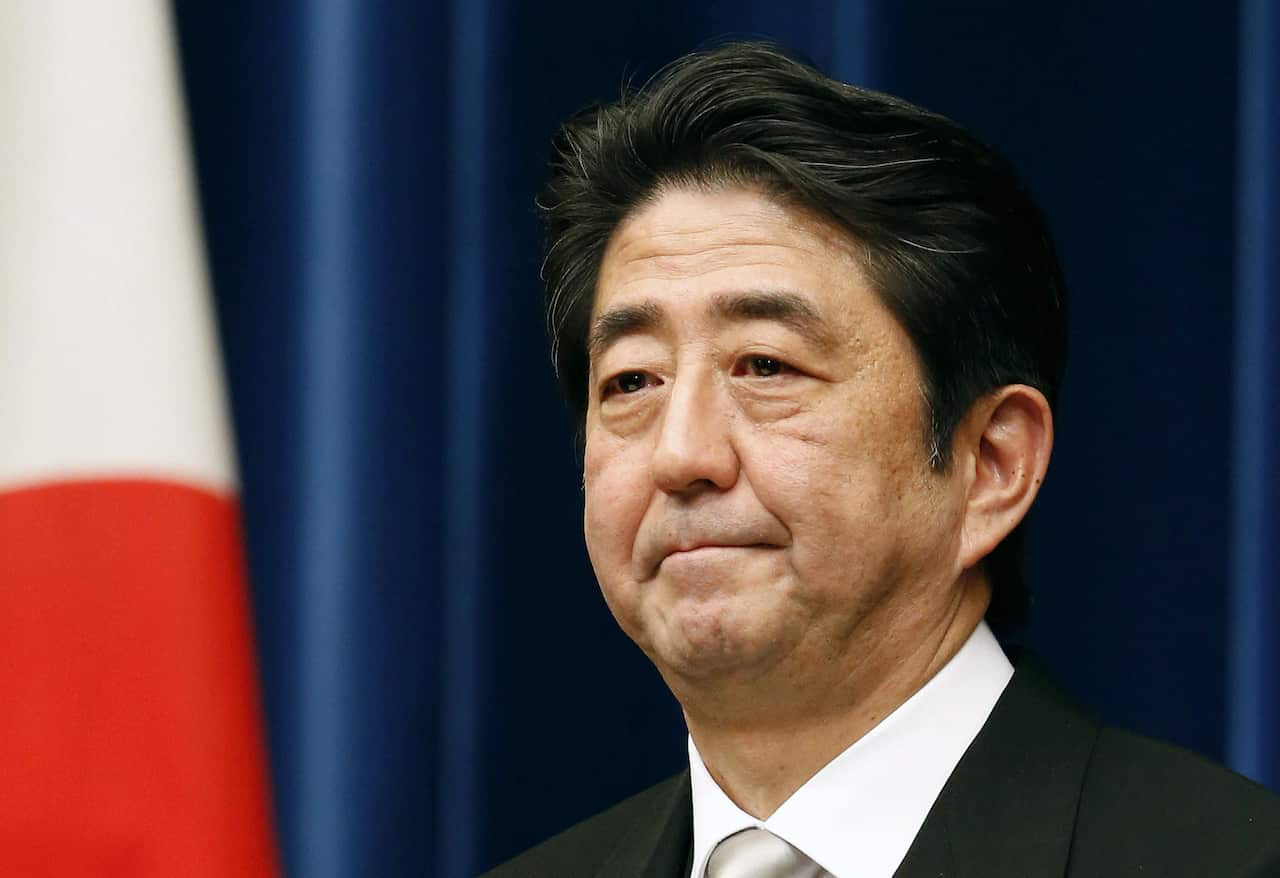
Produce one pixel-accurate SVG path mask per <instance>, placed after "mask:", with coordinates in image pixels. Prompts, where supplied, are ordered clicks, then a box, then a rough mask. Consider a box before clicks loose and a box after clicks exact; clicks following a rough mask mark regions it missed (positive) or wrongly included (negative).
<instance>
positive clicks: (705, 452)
mask: <svg viewBox="0 0 1280 878" xmlns="http://www.w3.org/2000/svg"><path fill="white" fill-rule="evenodd" d="M730 421H731V416H730V415H729V413H728V412H727V411H726V407H725V403H724V400H722V399H721V398H720V397H719V394H718V393H717V392H716V389H715V387H714V383H713V381H712V380H711V379H710V378H709V377H706V376H685V378H684V379H683V380H681V379H677V380H676V381H675V382H674V386H673V387H672V388H671V392H670V394H669V395H668V397H667V400H666V409H665V411H664V412H663V417H662V428H661V431H660V432H659V434H658V439H657V446H656V447H655V448H654V450H653V479H654V483H655V484H656V485H657V486H658V487H659V488H661V489H662V490H663V491H666V492H667V493H670V494H683V493H690V492H697V491H700V490H709V489H716V490H720V491H727V490H729V489H730V488H732V487H733V485H734V483H735V482H737V480H738V472H739V469H740V463H739V461H738V454H737V451H736V450H735V449H734V446H733V442H732V438H731V436H730V429H729V428H730Z"/></svg>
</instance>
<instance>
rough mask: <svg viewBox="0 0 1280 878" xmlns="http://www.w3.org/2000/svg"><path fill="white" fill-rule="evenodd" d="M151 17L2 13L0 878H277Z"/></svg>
mask: <svg viewBox="0 0 1280 878" xmlns="http://www.w3.org/2000/svg"><path fill="white" fill-rule="evenodd" d="M253 656H254V652H253V643H252V637H251V627H250V612H249V604H248V599H247V594H246V583H245V575H244V559H243V553H242V548H241V535H240V525H239V511H238V505H237V487H236V473H235V467H234V464H233V455H232V448H231V441H230V432H229V429H228V421H227V405H226V400H225V394H224V389H223V384H222V378H221V371H220V363H219V356H218V350H217V341H216V333H215V331H214V324H213V318H212V312H211V305H210V296H209V290H208V285H207V281H206V271H205V267H204V261H203V254H202V249H201V240H200V234H199V229H198V212H197V210H196V205H195V198H194V186H193V181H192V169H191V161H190V158H189V155H188V144H187V141H186V137H185V133H184V115H183V110H182V102H181V90H180V88H179V77H178V67H177V57H176V53H175V49H174V38H173V33H172V26H171V22H170V21H169V17H168V6H167V4H165V3H163V2H161V0H124V2H118V3H116V2H113V3H81V2H72V0H5V2H3V3H0V874H2V875H22V876H38V875H58V876H63V875H95V876H96V875H129V876H178V875H181V876H215V875H216V876H228V875H236V876H255V875H270V874H275V873H276V872H277V866H276V854H275V842H274V839H273V837H272V832H271V820H270V814H271V809H270V802H269V797H268V785H267V771H266V758H265V749H264V744H263V736H262V723H261V716H260V714H261V711H260V705H259V693H258V686H257V672H256V667H255V664H254V658H253Z"/></svg>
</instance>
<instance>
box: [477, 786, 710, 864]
mask: <svg viewBox="0 0 1280 878" xmlns="http://www.w3.org/2000/svg"><path fill="white" fill-rule="evenodd" d="M687 783H688V780H687V775H686V774H685V773H681V774H678V775H675V776H674V777H670V778H668V779H667V780H664V781H662V782H661V783H658V784H655V785H654V786H651V787H649V788H648V789H647V790H644V791H643V792H640V793H637V794H635V795H634V796H631V797H630V798H627V799H624V800H622V801H621V802H619V803H618V804H616V805H614V806H613V807H611V808H609V809H607V810H605V811H601V812H600V813H599V814H596V815H595V816H593V817H588V818H587V819H586V820H583V821H582V822H581V823H577V824H575V825H573V826H571V827H569V828H568V829H566V830H565V831H564V832H561V833H560V834H559V835H555V836H552V837H551V838H549V839H547V840H546V841H544V842H542V843H540V844H538V845H535V846H534V847H532V848H530V849H529V850H527V851H525V852H524V853H522V854H520V855H519V856H517V857H515V858H514V859H511V860H508V861H507V862H505V863H503V864H502V865H500V866H498V867H497V868H495V869H493V870H492V871H490V872H486V873H485V874H484V876H482V878H577V876H587V875H595V874H597V873H598V872H599V870H600V868H601V867H602V866H603V865H604V864H605V863H606V862H607V861H608V858H609V857H610V856H611V855H612V853H613V851H614V849H615V847H616V846H617V845H618V843H619V842H620V841H621V840H622V839H623V838H624V837H626V836H627V835H628V834H629V833H631V832H632V831H634V830H635V829H636V827H637V826H641V825H644V824H646V823H651V822H652V821H653V820H655V819H658V818H659V816H660V815H662V814H663V813H664V812H665V811H666V810H667V809H668V808H669V807H670V803H671V801H672V799H673V798H675V797H676V796H678V795H679V792H680V788H681V786H682V785H686V784H687Z"/></svg>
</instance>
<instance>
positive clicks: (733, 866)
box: [707, 828, 824, 878]
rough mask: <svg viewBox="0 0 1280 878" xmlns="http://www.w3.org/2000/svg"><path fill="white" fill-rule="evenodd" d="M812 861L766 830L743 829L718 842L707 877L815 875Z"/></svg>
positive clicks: (790, 877)
mask: <svg viewBox="0 0 1280 878" xmlns="http://www.w3.org/2000/svg"><path fill="white" fill-rule="evenodd" d="M822 874H824V873H823V872H822V871H821V870H820V869H819V867H818V865H817V864H816V863H815V862H813V860H811V859H809V858H808V857H806V856H805V855H804V854H802V853H800V851H798V850H796V849H795V848H794V847H792V846H791V845H789V844H787V842H785V841H783V840H782V839H780V838H778V837H777V836H776V835H774V834H773V833H772V832H769V831H768V830H767V829H759V828H757V829H744V830H742V831H741V832H735V833H734V834H733V835H731V836H729V837H728V838H726V839H725V840H724V841H722V842H720V843H719V844H718V845H716V847H715V850H713V851H712V852H711V857H710V858H709V859H708V860H707V878H815V876H819V875H822Z"/></svg>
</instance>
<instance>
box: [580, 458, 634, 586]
mask: <svg viewBox="0 0 1280 878" xmlns="http://www.w3.org/2000/svg"><path fill="white" fill-rule="evenodd" d="M624 445H625V443H622V442H620V441H619V440H618V439H617V438H615V437H612V436H609V435H608V434H605V435H603V436H601V435H596V434H589V435H588V437H587V444H586V452H585V455H584V458H583V493H584V504H583V507H584V508H583V533H584V535H585V537H586V541H587V552H588V554H589V555H590V556H591V563H592V566H594V567H595V569H596V574H597V576H599V577H600V580H601V583H602V584H607V582H608V581H609V580H612V579H615V578H616V577H617V576H618V575H619V571H620V570H625V569H626V565H627V564H628V563H629V561H630V558H631V550H632V547H633V545H634V543H635V537H636V532H637V530H638V529H639V527H640V521H641V519H642V518H643V517H644V511H645V507H646V505H647V498H648V490H647V488H646V484H647V482H648V470H647V468H646V466H645V465H644V460H645V458H644V457H643V456H642V455H640V454H637V453H628V452H631V451H633V450H632V449H629V448H626V447H623V446H624Z"/></svg>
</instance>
